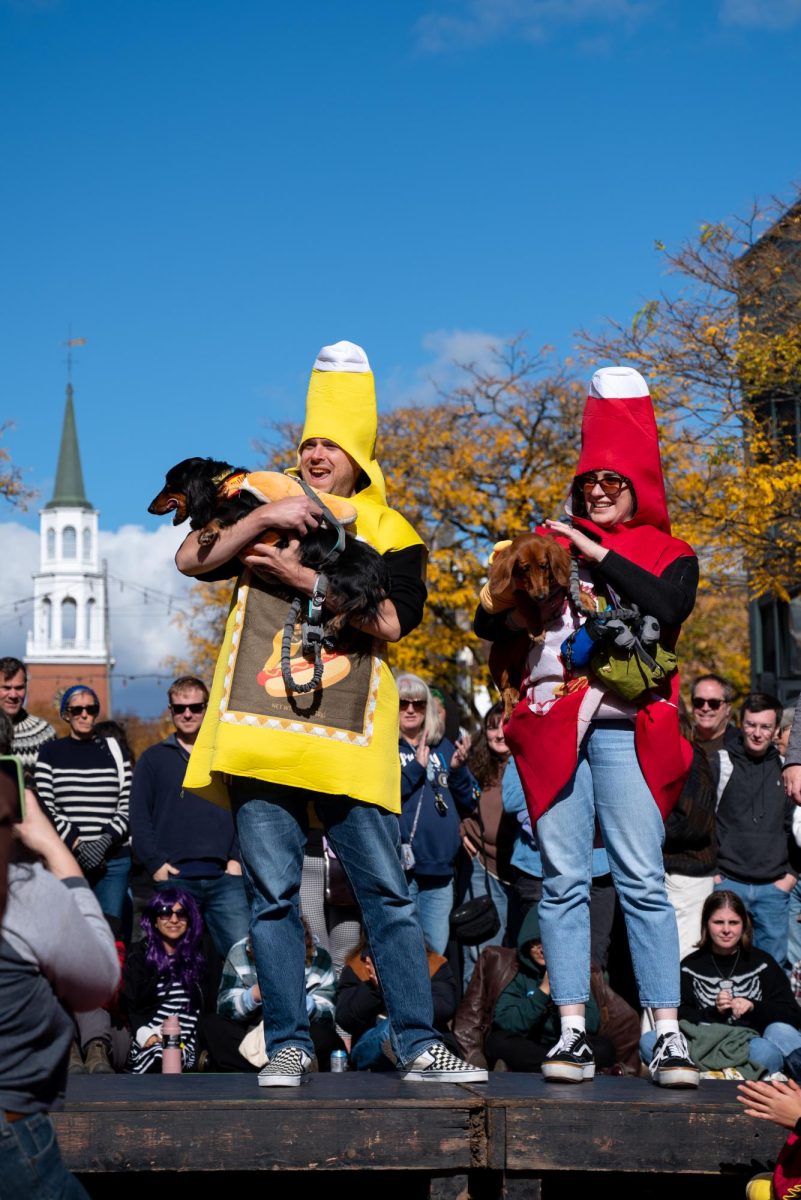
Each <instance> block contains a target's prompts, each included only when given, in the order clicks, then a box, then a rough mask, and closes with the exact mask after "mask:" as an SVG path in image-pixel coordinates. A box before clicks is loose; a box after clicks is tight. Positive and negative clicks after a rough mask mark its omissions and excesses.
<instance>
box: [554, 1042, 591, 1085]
mask: <svg viewBox="0 0 801 1200" xmlns="http://www.w3.org/2000/svg"><path fill="white" fill-rule="evenodd" d="M541 1070H542V1077H543V1079H548V1080H550V1082H551V1083H583V1082H584V1080H585V1079H593V1078H594V1077H595V1059H594V1058H593V1054H592V1047H591V1046H590V1043H589V1042H588V1041H587V1035H586V1034H585V1032H584V1030H583V1029H565V1030H564V1031H563V1033H562V1036H561V1037H560V1039H559V1041H558V1042H557V1043H556V1045H555V1046H554V1047H553V1048H552V1049H551V1050H549V1051H548V1053H547V1055H546V1056H545V1060H544V1062H543V1064H542V1067H541Z"/></svg>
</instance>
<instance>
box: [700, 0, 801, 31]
mask: <svg viewBox="0 0 801 1200" xmlns="http://www.w3.org/2000/svg"><path fill="white" fill-rule="evenodd" d="M720 16H721V20H722V21H723V22H724V24H726V25H741V26H744V27H745V28H747V29H768V30H774V29H789V28H790V27H791V26H793V25H797V24H798V22H799V21H801V0H723V3H722V4H721V8H720Z"/></svg>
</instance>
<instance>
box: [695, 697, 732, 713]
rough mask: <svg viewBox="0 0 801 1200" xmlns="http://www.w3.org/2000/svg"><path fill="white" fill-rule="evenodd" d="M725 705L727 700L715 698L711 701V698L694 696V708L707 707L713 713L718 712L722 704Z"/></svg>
mask: <svg viewBox="0 0 801 1200" xmlns="http://www.w3.org/2000/svg"><path fill="white" fill-rule="evenodd" d="M725 703H726V701H725V700H715V699H714V698H713V699H711V700H710V698H709V696H693V708H703V707H704V705H706V707H707V708H711V709H712V712H717V711H718V709H719V708H720V706H721V704H725Z"/></svg>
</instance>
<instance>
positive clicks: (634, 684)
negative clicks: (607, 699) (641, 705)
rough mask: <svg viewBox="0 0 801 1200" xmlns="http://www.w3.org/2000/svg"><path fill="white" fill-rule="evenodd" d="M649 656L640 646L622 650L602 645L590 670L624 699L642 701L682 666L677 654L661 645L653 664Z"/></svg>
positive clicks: (593, 657) (657, 648)
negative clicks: (646, 693) (645, 695)
mask: <svg viewBox="0 0 801 1200" xmlns="http://www.w3.org/2000/svg"><path fill="white" fill-rule="evenodd" d="M648 657H650V656H645V657H644V656H643V655H642V653H641V651H639V650H638V649H637V648H636V647H633V648H631V649H629V650H621V649H619V648H618V647H617V646H615V645H614V644H613V645H611V646H602V647H601V648H600V649H599V650H598V652H597V653H596V654H594V655H593V656H592V658H591V659H590V669H591V671H592V673H593V674H594V675H595V677H596V678H597V680H598V682H599V683H602V684H603V685H604V687H608V688H609V689H610V691H613V692H615V693H616V694H617V695H618V696H622V697H623V699H624V700H639V699H640V697H641V696H643V695H644V694H645V692H649V691H651V689H652V688H659V687H660V686H661V685H662V684H664V683H665V681H666V680H667V679H668V678H669V677H670V676H671V675H672V674H673V672H674V671H675V670H677V669H678V665H679V660H678V658H677V657H676V655H675V654H673V652H672V651H670V650H665V648H664V646H661V645H660V644H659V643H658V642H657V644H656V648H655V652H654V655H653V658H652V660H651V662H648V661H647V658H648ZM651 663H653V664H654V665H653V666H652V665H651Z"/></svg>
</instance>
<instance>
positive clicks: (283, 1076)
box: [259, 1046, 317, 1087]
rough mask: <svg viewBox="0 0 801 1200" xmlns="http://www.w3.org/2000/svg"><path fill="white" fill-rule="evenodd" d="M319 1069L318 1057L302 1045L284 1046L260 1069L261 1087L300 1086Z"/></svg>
mask: <svg viewBox="0 0 801 1200" xmlns="http://www.w3.org/2000/svg"><path fill="white" fill-rule="evenodd" d="M316 1070H317V1059H316V1058H312V1056H311V1055H310V1054H307V1053H306V1051H305V1050H302V1049H301V1048H300V1046H282V1047H281V1049H280V1050H279V1051H278V1053H277V1054H276V1055H275V1056H274V1057H273V1058H271V1059H269V1060H268V1062H267V1066H266V1067H262V1069H261V1070H260V1071H259V1087H298V1086H299V1085H300V1084H301V1083H308V1082H309V1079H310V1078H311V1075H312V1074H313V1072H315V1071H316Z"/></svg>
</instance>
